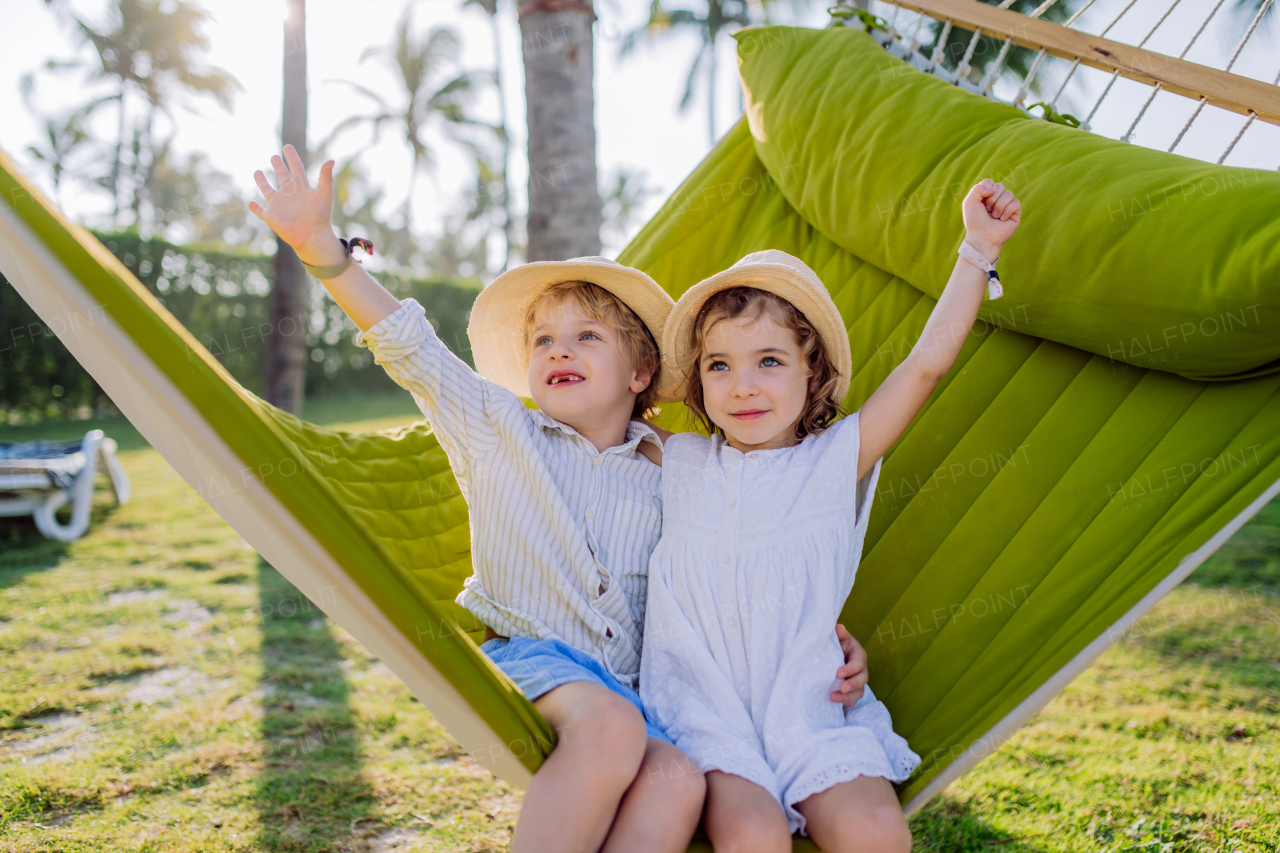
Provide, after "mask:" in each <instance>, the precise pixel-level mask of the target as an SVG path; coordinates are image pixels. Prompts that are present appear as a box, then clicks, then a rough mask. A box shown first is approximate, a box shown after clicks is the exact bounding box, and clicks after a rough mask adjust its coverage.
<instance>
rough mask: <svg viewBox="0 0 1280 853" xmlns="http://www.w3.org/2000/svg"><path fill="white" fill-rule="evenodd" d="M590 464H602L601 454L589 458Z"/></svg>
mask: <svg viewBox="0 0 1280 853" xmlns="http://www.w3.org/2000/svg"><path fill="white" fill-rule="evenodd" d="M591 464H592V465H602V464H604V457H603V456H597V457H596V458H595V459H592V460H591Z"/></svg>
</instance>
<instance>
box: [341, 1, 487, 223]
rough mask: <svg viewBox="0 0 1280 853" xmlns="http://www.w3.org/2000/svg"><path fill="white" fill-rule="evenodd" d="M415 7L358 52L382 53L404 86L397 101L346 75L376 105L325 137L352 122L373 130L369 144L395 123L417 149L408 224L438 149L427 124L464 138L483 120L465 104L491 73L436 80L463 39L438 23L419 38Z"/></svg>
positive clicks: (408, 199)
mask: <svg viewBox="0 0 1280 853" xmlns="http://www.w3.org/2000/svg"><path fill="white" fill-rule="evenodd" d="M411 9H412V7H406V8H405V10H404V13H403V14H402V15H401V16H400V20H399V21H398V22H397V24H396V29H395V34H394V36H393V37H392V40H391V43H390V44H388V45H384V46H378V47H371V48H368V49H367V50H365V52H364V53H362V54H361V55H360V61H361V62H364V61H365V60H366V59H370V58H373V59H378V60H380V61H382V62H383V64H385V65H387V66H388V67H389V68H390V69H391V71H392V72H393V73H394V74H395V75H396V82H397V84H398V85H399V88H400V90H401V92H400V94H401V98H400V100H399V102H398V103H394V104H393V103H391V102H389V101H388V100H387V99H386V98H384V97H383V96H382V95H381V94H379V93H378V92H375V91H373V90H372V89H369V88H367V87H365V86H361V85H359V84H357V83H352V82H350V81H343V82H346V83H347V85H349V86H351V87H352V88H353V89H355V90H356V91H357V92H359V93H360V94H361V95H363V96H364V97H366V98H368V99H369V100H371V101H373V102H374V104H375V105H376V107H377V108H376V110H375V111H374V112H372V113H369V114H367V115H359V116H352V117H350V118H348V119H345V120H344V121H342V122H341V123H339V124H338V126H337V127H335V128H334V129H333V132H332V133H330V134H329V136H328V137H327V138H326V139H325V141H324V143H322V144H324V145H327V144H329V143H330V142H332V141H333V140H334V139H335V138H336V137H337V136H338V135H339V134H342V133H344V132H346V130H347V129H348V128H351V127H356V126H361V125H365V126H368V127H369V128H370V129H371V130H372V131H373V137H372V139H371V140H370V142H369V145H376V144H377V143H378V142H379V141H380V140H381V138H382V129H383V127H384V126H385V125H390V126H392V127H394V128H395V129H396V131H397V132H398V133H399V134H400V135H401V136H402V138H403V139H404V141H405V142H406V143H407V144H408V145H409V149H410V151H411V152H412V154H413V166H412V168H411V169H410V171H409V185H408V192H407V194H406V195H405V200H404V226H403V227H404V228H405V229H406V230H409V229H410V228H411V227H412V212H413V191H414V186H415V184H416V181H417V177H418V173H419V172H420V171H431V170H432V169H434V166H435V155H434V153H433V152H432V150H431V148H430V146H428V144H427V141H426V134H427V132H428V130H429V128H431V127H432V126H439V127H440V129H441V130H442V131H443V133H444V135H445V136H447V137H449V138H452V139H454V140H457V141H460V142H466V139H465V137H464V136H463V134H461V133H460V131H461V129H462V128H464V127H483V126H485V125H483V123H482V122H479V121H476V120H475V119H473V118H471V116H470V115H469V114H468V113H467V107H468V106H469V104H470V102H471V101H472V100H473V99H474V97H475V94H476V91H477V89H478V88H479V84H480V83H482V82H483V81H485V80H486V79H487V75H485V74H481V73H477V72H474V71H463V72H461V73H458V74H455V75H454V76H452V77H450V78H449V79H447V80H445V81H444V82H443V83H440V84H439V85H437V81H438V80H439V79H440V78H441V77H442V76H444V75H445V73H446V72H445V69H446V68H447V67H448V66H451V65H453V64H455V63H456V62H457V58H458V52H459V49H460V47H461V42H460V40H459V38H458V35H457V33H455V32H454V31H453V30H451V29H449V28H447V27H436V28H434V29H432V30H431V31H430V32H428V33H427V34H426V36H425V38H419V37H418V36H416V35H415V34H414V32H413V21H412V11H411Z"/></svg>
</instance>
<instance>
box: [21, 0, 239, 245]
mask: <svg viewBox="0 0 1280 853" xmlns="http://www.w3.org/2000/svg"><path fill="white" fill-rule="evenodd" d="M46 3H48V4H49V5H56V6H58V8H59V9H60V10H61V11H62V13H63V14H64V15H65V16H66V19H67V20H68V22H69V24H70V25H71V27H72V29H73V30H74V31H75V32H76V33H77V34H78V35H79V37H80V38H81V40H82V41H83V42H84V43H86V44H88V45H91V46H92V47H93V49H94V52H95V53H96V57H95V60H94V61H93V62H85V61H82V60H71V61H62V62H59V61H51V62H49V63H48V65H47V67H48V68H49V69H50V70H65V69H72V68H77V69H84V70H86V71H88V73H89V77H90V80H91V82H99V81H105V82H108V83H109V84H110V85H111V87H112V88H113V89H114V92H113V93H112V94H111V95H109V96H107V97H105V98H101V99H98V100H96V101H93V102H92V103H91V104H90V105H89V106H88V107H87V110H89V111H92V109H94V108H96V107H98V106H100V105H103V104H105V103H109V102H112V101H114V102H115V104H116V111H117V133H116V140H115V152H114V155H113V157H112V163H111V172H110V179H109V189H110V192H111V193H112V196H113V207H114V211H113V217H114V219H115V220H116V221H117V224H118V220H119V216H120V210H121V198H120V184H121V179H122V177H123V172H124V162H123V161H124V146H125V138H126V131H125V125H126V118H127V116H128V114H129V106H128V103H127V101H128V99H129V97H130V95H131V94H133V95H141V96H142V97H143V98H144V99H145V101H146V103H147V106H148V109H147V112H146V114H145V118H144V120H143V122H142V125H141V128H142V130H141V132H140V140H139V143H140V144H139V150H140V151H143V150H147V149H148V148H149V143H150V140H151V136H152V124H153V122H154V119H155V116H156V113H157V112H167V110H168V107H169V105H170V103H171V102H172V101H173V100H174V98H175V96H176V95H178V94H179V93H197V94H207V95H211V96H213V97H214V98H215V99H216V100H217V101H218V103H220V104H221V105H222V106H223V107H224V108H229V107H230V104H231V97H232V94H233V93H234V91H235V90H236V89H239V88H240V85H239V83H238V82H237V81H236V79H235V78H234V77H232V76H231V75H230V74H229V73H227V72H226V71H224V70H222V69H219V68H205V67H202V66H201V64H200V62H199V55H200V54H201V53H203V52H205V51H207V50H208V49H209V40H208V38H206V37H205V36H204V35H202V34H201V32H200V28H201V26H202V25H203V24H204V22H205V21H206V20H208V17H209V16H208V13H206V12H204V11H203V10H201V9H199V8H197V7H196V6H194V5H192V4H191V3H190V2H188V0H115V2H114V3H112V4H111V6H110V11H109V13H108V16H107V20H106V21H105V23H103V24H102V25H96V24H94V23H92V22H90V21H87V20H85V19H84V18H81V17H79V16H77V15H76V14H75V13H74V11H71V10H70V7H69V5H66V4H59V3H54V2H52V1H51V0H46ZM133 166H134V172H135V186H134V190H135V192H136V190H137V189H138V186H139V184H140V183H141V181H140V180H139V179H140V177H141V175H142V173H143V172H144V171H145V168H144V167H143V166H142V165H141V163H139V162H135V163H134V164H133ZM129 206H131V207H135V206H136V203H135V202H131V203H130V205H129Z"/></svg>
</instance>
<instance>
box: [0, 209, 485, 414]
mask: <svg viewBox="0 0 1280 853" xmlns="http://www.w3.org/2000/svg"><path fill="white" fill-rule="evenodd" d="M96 236H97V237H98V239H99V240H101V241H102V242H103V244H104V245H106V247H107V248H108V249H110V250H111V252H112V253H113V254H115V256H116V257H118V258H119V259H120V260H121V261H122V262H123V263H124V265H125V266H127V267H128V268H129V269H130V270H131V271H132V272H133V274H134V275H136V276H137V277H138V279H139V281H141V282H142V283H143V284H144V285H146V287H147V289H148V290H150V291H151V292H152V293H154V294H155V295H156V296H157V297H158V298H159V299H160V301H161V302H163V303H164V305H165V307H166V308H168V309H169V310H170V311H171V312H173V314H174V316H175V317H177V318H178V320H179V321H181V322H182V323H183V325H185V326H186V327H187V328H188V329H190V330H191V333H192V334H194V335H195V336H196V337H197V338H198V339H199V340H200V342H201V343H202V344H204V345H205V347H207V348H208V349H209V351H210V352H211V353H213V355H214V356H216V357H217V359H218V360H219V361H220V362H222V364H223V365H224V366H226V368H227V369H228V370H229V371H230V372H231V374H232V375H233V376H234V377H235V378H236V379H237V381H239V382H240V383H241V384H243V385H244V386H245V387H246V388H248V389H250V390H251V391H254V392H255V393H261V390H262V373H263V364H264V360H265V358H266V350H267V342H268V339H269V338H270V337H271V335H272V334H275V333H277V332H278V331H279V329H277V328H275V327H273V325H272V324H271V322H270V321H269V319H268V317H269V312H268V309H269V305H268V296H269V294H270V288H271V274H272V259H271V258H270V257H269V256H266V255H236V254H228V253H226V252H218V251H203V250H200V249H198V248H194V247H185V246H174V245H172V244H170V243H166V242H164V241H162V240H143V239H142V238H140V237H139V236H138V235H136V234H132V233H122V234H97V235H96ZM378 278H379V280H381V281H382V283H383V284H384V285H386V287H387V288H388V289H389V290H390V291H391V292H392V293H394V294H395V295H396V296H398V297H400V298H404V297H407V296H412V297H414V298H415V299H417V300H418V301H419V302H420V303H422V305H423V307H424V308H426V311H427V316H428V317H429V318H430V320H431V322H432V325H434V326H435V328H436V331H437V333H438V334H439V335H440V337H441V339H442V340H443V341H444V342H445V343H446V344H448V345H449V347H450V348H452V349H453V350H454V352H456V353H457V354H458V355H459V356H460V357H462V358H463V359H464V360H466V361H467V362H468V363H471V351H470V346H469V343H468V339H467V333H466V329H467V319H468V316H469V314H470V311H471V303H472V302H474V301H475V298H476V294H478V293H479V292H480V286H479V284H478V283H477V282H475V281H467V280H447V279H438V280H420V279H411V280H406V279H401V278H398V277H396V276H391V275H379V276H378ZM292 322H301V323H303V324H305V325H306V327H307V347H308V349H309V350H310V358H309V359H308V361H307V384H306V393H307V396H315V397H320V396H345V395H354V394H377V393H388V392H391V391H394V390H395V388H396V386H395V384H394V383H393V382H392V381H391V380H390V379H389V378H388V377H387V375H386V373H384V372H383V371H382V369H381V368H379V367H377V366H376V365H375V364H374V363H373V358H372V356H371V355H370V354H369V352H368V350H365V349H362V348H360V347H357V346H355V344H354V343H353V342H352V338H353V337H354V335H355V333H356V327H355V324H354V323H352V322H351V320H350V319H349V318H348V317H347V316H346V315H345V314H343V313H342V309H340V308H339V307H338V306H337V305H336V304H334V302H333V300H332V299H329V298H328V296H327V294H326V293H325V291H324V288H323V287H322V286H321V285H320V284H319V283H318V282H317V283H315V286H314V287H313V289H312V297H311V306H310V310H309V311H308V312H307V314H306V315H305V316H303V317H299V318H285V319H283V320H281V321H280V323H279V324H277V325H279V326H284V324H286V323H292ZM0 365H3V367H2V368H0V423H3V422H10V421H23V422H25V421H31V420H40V419H45V418H67V417H80V416H88V415H105V414H112V413H114V412H115V407H114V406H113V405H112V403H111V400H110V399H109V398H108V397H107V395H106V394H104V393H103V391H102V389H101V388H99V387H98V384H97V383H96V382H94V381H93V378H92V377H91V376H89V374H88V372H87V371H85V369H84V368H83V367H82V366H81V365H80V364H79V363H78V362H77V361H76V360H75V358H74V357H72V355H71V353H70V352H68V351H67V348H66V347H65V346H63V345H62V342H61V341H59V340H58V339H57V337H56V336H55V335H54V333H53V331H52V330H50V329H49V328H48V327H47V326H45V325H44V324H43V323H41V322H40V318H39V317H38V316H37V315H36V314H35V312H34V311H32V310H31V308H30V307H29V306H28V305H27V304H26V302H24V301H23V299H22V297H21V296H19V295H18V294H17V291H15V290H14V289H13V287H12V285H10V284H9V282H8V281H7V280H5V278H4V277H3V276H0Z"/></svg>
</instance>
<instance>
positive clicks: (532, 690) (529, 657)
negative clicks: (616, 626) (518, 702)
mask: <svg viewBox="0 0 1280 853" xmlns="http://www.w3.org/2000/svg"><path fill="white" fill-rule="evenodd" d="M480 651H482V652H484V653H485V654H486V655H488V656H489V660H491V661H493V662H494V663H496V664H497V665H498V669H500V670H502V671H503V672H504V673H506V675H507V678H510V679H511V680H512V681H514V682H515V683H516V687H519V688H520V690H521V692H522V693H524V695H525V696H526V697H527V698H528V700H529V701H530V702H532V701H533V700H535V699H537V698H538V697H539V696H541V695H543V694H544V693H548V692H550V691H551V690H553V689H555V688H557V687H559V686H560V685H561V684H568V683H570V682H573V681H589V682H591V683H592V684H599V685H600V686H601V687H605V688H608V689H609V690H612V691H613V692H614V693H617V694H618V695H619V696H622V697H623V698H625V699H627V700H628V701H629V702H631V704H632V705H635V706H636V710H638V711H639V712H640V713H641V714H643V713H644V705H642V704H641V703H640V696H639V695H638V694H637V693H636V692H635V691H634V690H632V689H631V688H630V687H628V686H627V685H625V684H623V683H622V682H621V681H619V680H618V679H616V678H614V677H613V675H612V674H611V673H610V672H609V671H608V670H607V669H605V668H604V665H603V664H601V663H600V662H599V661H598V660H596V659H595V658H593V657H591V656H590V655H588V654H586V653H585V652H581V651H579V650H578V649H575V648H574V647H573V646H571V645H569V644H568V643H566V642H565V641H564V640H530V639H529V638H528V637H513V638H512V639H510V640H506V639H502V638H495V639H492V640H487V641H486V642H485V643H484V645H482V646H481V647H480ZM644 725H645V729H646V731H647V732H648V734H649V737H653V738H657V739H658V740H661V741H665V742H666V743H671V738H669V737H667V736H666V735H665V734H663V733H662V730H661V729H659V728H658V727H657V726H655V725H654V724H653V723H651V722H649V719H648V717H646V718H645V721H644Z"/></svg>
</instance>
